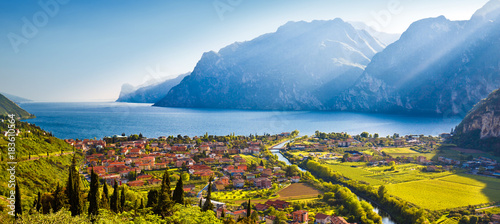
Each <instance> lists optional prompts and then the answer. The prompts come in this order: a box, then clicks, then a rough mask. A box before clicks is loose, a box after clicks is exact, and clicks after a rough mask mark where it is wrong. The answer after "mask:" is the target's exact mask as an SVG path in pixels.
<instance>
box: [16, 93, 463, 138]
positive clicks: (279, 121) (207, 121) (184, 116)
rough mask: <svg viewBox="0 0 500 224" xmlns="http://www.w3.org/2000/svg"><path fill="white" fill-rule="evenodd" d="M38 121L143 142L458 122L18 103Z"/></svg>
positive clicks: (383, 132)
mask: <svg viewBox="0 0 500 224" xmlns="http://www.w3.org/2000/svg"><path fill="white" fill-rule="evenodd" d="M20 106H21V107H23V108H24V109H26V110H27V111H28V112H30V113H32V114H35V115H36V116H37V118H35V119H30V120H27V122H29V123H33V124H36V125H38V126H40V127H42V128H43V129H45V130H46V131H50V132H52V133H53V134H54V135H55V136H56V137H58V138H62V139H67V138H73V139H76V138H78V139H84V138H94V137H95V138H102V137H103V136H112V135H117V134H118V135H120V134H122V133H125V134H127V135H130V134H139V133H142V134H143V135H144V136H147V137H159V136H169V135H175V136H176V135H178V134H181V135H188V136H191V137H193V136H200V135H204V134H205V133H207V132H208V134H209V135H228V134H231V133H233V132H234V133H235V134H237V135H249V134H256V133H257V134H264V133H269V134H277V133H281V132H291V131H293V130H299V131H300V134H301V135H311V134H314V132H315V131H316V130H319V131H322V132H347V133H349V134H353V135H356V134H360V133H361V132H363V131H367V132H370V133H379V134H380V136H387V135H392V134H394V133H398V134H400V135H407V134H424V135H438V134H440V133H445V132H450V130H451V128H454V127H455V126H456V125H458V124H459V123H460V121H461V119H460V118H447V117H429V116H407V115H388V114H369V113H350V112H318V111H243V110H225V109H186V108H163V107H152V106H151V104H129V103H116V102H99V103H47V102H30V103H22V104H20Z"/></svg>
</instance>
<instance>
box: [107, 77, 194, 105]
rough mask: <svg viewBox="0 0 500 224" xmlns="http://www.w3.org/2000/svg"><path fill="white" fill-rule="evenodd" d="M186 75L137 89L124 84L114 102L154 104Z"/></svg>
mask: <svg viewBox="0 0 500 224" xmlns="http://www.w3.org/2000/svg"><path fill="white" fill-rule="evenodd" d="M187 75H189V73H187V74H182V75H179V76H177V77H176V78H173V79H168V80H165V81H163V82H161V83H157V84H152V85H147V86H143V87H140V88H137V89H136V88H134V87H133V86H131V85H129V84H125V85H123V86H122V90H121V92H120V97H119V98H118V99H117V100H116V102H127V103H156V102H158V101H159V100H161V99H163V98H164V97H165V96H166V95H167V93H168V91H170V89H172V87H174V86H176V85H178V84H179V83H180V82H181V81H182V79H184V77H186V76H187Z"/></svg>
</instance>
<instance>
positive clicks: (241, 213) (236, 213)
mask: <svg viewBox="0 0 500 224" xmlns="http://www.w3.org/2000/svg"><path fill="white" fill-rule="evenodd" d="M229 214H230V215H231V216H232V217H233V219H234V220H238V219H240V218H244V217H246V216H247V210H246V209H243V210H239V211H234V212H229Z"/></svg>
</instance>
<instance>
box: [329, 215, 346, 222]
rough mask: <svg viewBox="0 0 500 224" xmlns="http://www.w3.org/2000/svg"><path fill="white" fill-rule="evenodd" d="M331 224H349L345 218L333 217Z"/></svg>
mask: <svg viewBox="0 0 500 224" xmlns="http://www.w3.org/2000/svg"><path fill="white" fill-rule="evenodd" d="M331 223H333V224H349V223H348V222H347V221H345V219H344V218H342V217H340V216H335V217H332V222H331Z"/></svg>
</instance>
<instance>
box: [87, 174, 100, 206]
mask: <svg viewBox="0 0 500 224" xmlns="http://www.w3.org/2000/svg"><path fill="white" fill-rule="evenodd" d="M88 200H89V209H88V214H89V216H97V215H99V176H98V175H97V173H95V172H94V169H92V172H91V173H90V191H89V196H88Z"/></svg>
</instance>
